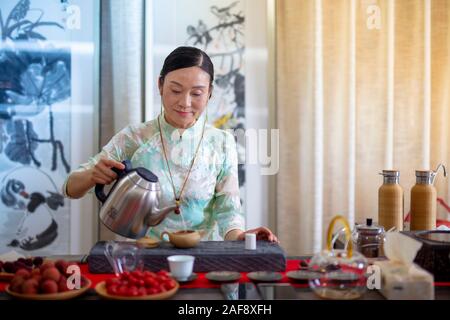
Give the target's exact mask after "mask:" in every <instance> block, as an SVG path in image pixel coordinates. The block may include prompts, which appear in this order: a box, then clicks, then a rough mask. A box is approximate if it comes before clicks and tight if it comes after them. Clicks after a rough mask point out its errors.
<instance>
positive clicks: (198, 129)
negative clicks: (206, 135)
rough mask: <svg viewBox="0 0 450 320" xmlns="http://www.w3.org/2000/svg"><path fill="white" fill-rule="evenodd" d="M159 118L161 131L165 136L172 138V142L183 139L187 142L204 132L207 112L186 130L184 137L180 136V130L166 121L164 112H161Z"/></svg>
mask: <svg viewBox="0 0 450 320" xmlns="http://www.w3.org/2000/svg"><path fill="white" fill-rule="evenodd" d="M158 117H159V120H160V123H161V129H162V131H163V133H164V136H165V137H168V138H170V140H171V141H178V140H181V139H183V140H186V139H190V138H193V137H196V136H200V135H201V133H202V130H203V123H204V121H205V112H203V113H202V114H201V115H200V117H199V118H198V119H197V121H196V122H195V123H194V125H192V126H190V127H189V128H187V129H185V130H184V131H183V134H182V135H180V133H179V131H178V129H179V128H176V127H174V126H172V125H171V124H170V123H168V122H167V121H166V117H165V116H164V112H161V113H160V114H159V116H158Z"/></svg>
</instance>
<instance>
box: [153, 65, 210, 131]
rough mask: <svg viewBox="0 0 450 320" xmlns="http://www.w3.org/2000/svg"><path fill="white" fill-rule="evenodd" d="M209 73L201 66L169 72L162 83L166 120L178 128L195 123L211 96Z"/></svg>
mask: <svg viewBox="0 0 450 320" xmlns="http://www.w3.org/2000/svg"><path fill="white" fill-rule="evenodd" d="M209 82H210V77H209V74H208V73H207V72H205V71H203V70H202V69H201V68H199V67H189V68H183V69H178V70H174V71H171V72H169V73H168V74H167V75H166V77H165V78H164V83H162V84H161V83H160V82H159V81H158V85H159V92H160V94H161V97H162V101H163V105H164V111H165V116H166V121H167V122H168V123H170V124H171V125H173V126H174V127H177V128H183V129H185V128H188V127H190V126H191V125H193V124H194V123H195V121H196V119H197V118H198V117H200V115H201V114H202V112H203V110H205V108H206V105H207V103H208V99H209V96H210V85H209Z"/></svg>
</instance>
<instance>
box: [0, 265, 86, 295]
mask: <svg viewBox="0 0 450 320" xmlns="http://www.w3.org/2000/svg"><path fill="white" fill-rule="evenodd" d="M73 264H76V263H74V262H67V261H64V260H58V261H56V262H53V261H47V262H44V263H43V264H42V265H40V266H39V267H35V268H33V269H31V270H29V269H26V268H21V269H19V270H17V271H16V272H15V274H14V277H13V278H12V280H11V282H10V283H9V285H8V286H7V287H6V288H5V291H6V292H7V293H8V294H9V295H11V296H13V297H14V298H19V299H31V300H65V299H71V298H74V297H77V296H79V295H81V294H83V293H84V292H86V291H87V290H88V289H89V288H90V286H91V281H90V280H89V279H88V278H86V277H83V276H80V279H79V281H78V283H77V281H76V280H74V281H71V279H70V277H71V275H72V273H70V272H69V271H70V269H69V266H71V265H73ZM72 284H74V285H72Z"/></svg>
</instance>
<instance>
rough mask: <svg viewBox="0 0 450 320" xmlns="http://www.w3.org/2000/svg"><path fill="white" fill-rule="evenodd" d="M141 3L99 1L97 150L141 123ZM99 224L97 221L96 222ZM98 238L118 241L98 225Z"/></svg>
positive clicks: (115, 0)
mask: <svg viewBox="0 0 450 320" xmlns="http://www.w3.org/2000/svg"><path fill="white" fill-rule="evenodd" d="M144 11H145V10H144V1H143V0H133V1H128V0H103V1H101V21H102V22H101V38H100V40H101V58H100V62H101V71H100V73H101V76H100V82H101V83H100V88H101V89H100V93H101V100H100V101H101V107H100V147H102V146H104V145H105V144H107V143H108V141H109V140H110V139H111V138H112V136H113V135H114V134H115V133H117V132H119V131H120V130H121V129H123V128H124V127H125V126H127V125H129V124H137V123H140V122H142V121H143V114H144V112H143V110H144V71H145V68H144V29H145V28H144ZM99 223H100V222H99ZM99 228H100V231H99V234H100V239H101V240H106V239H114V238H116V239H118V237H117V236H116V235H114V234H113V233H112V232H111V231H109V230H108V229H106V228H105V227H104V226H103V225H99Z"/></svg>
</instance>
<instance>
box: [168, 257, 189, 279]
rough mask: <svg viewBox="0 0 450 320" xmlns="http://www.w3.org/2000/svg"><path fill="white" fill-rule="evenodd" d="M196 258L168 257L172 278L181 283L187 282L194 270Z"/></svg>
mask: <svg viewBox="0 0 450 320" xmlns="http://www.w3.org/2000/svg"><path fill="white" fill-rule="evenodd" d="M194 260H195V257H194V256H188V255H175V256H169V257H167V261H168V262H169V270H170V273H171V274H172V276H173V277H174V278H175V279H177V280H179V281H186V280H187V279H188V278H189V276H190V275H191V274H192V270H193V269H194Z"/></svg>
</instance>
